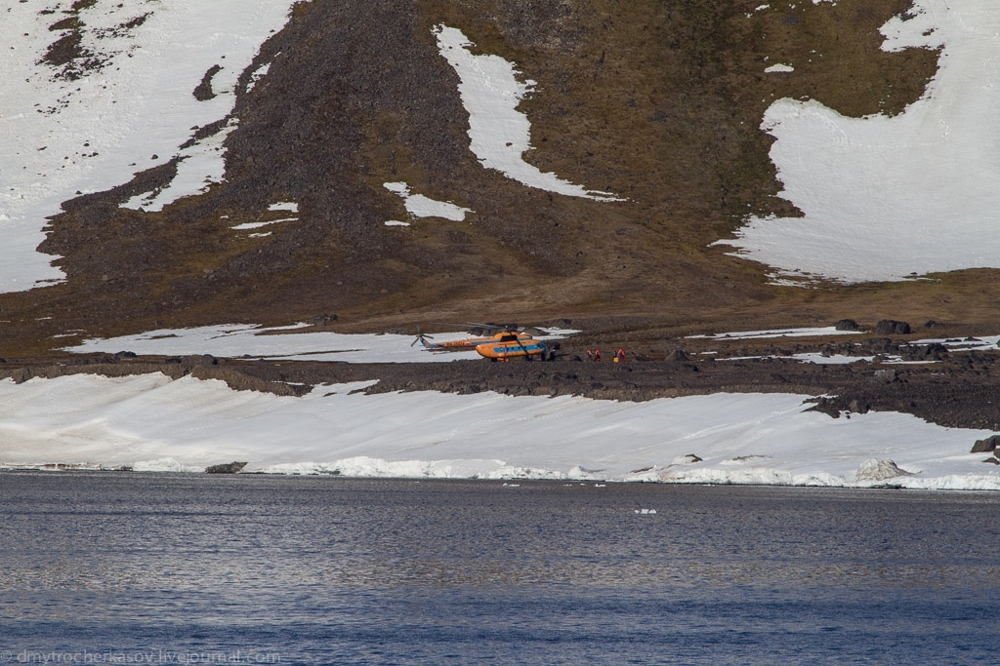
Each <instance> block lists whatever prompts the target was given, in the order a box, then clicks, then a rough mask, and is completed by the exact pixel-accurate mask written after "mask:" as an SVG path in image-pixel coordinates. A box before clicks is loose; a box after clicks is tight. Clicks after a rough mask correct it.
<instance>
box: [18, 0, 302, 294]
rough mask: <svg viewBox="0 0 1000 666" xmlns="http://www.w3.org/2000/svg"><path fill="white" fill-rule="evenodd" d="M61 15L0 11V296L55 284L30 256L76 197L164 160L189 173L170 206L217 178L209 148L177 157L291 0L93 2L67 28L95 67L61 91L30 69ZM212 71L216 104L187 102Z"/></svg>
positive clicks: (45, 263) (42, 261) (219, 107)
mask: <svg viewBox="0 0 1000 666" xmlns="http://www.w3.org/2000/svg"><path fill="white" fill-rule="evenodd" d="M72 4H73V3H72V2H70V1H69V0H60V1H57V2H51V3H48V4H44V5H43V4H41V3H37V2H18V1H17V0H0V25H2V26H3V30H0V90H2V93H3V94H0V128H2V129H0V237H2V239H3V242H2V243H0V291H22V290H26V289H31V288H32V287H34V286H36V285H37V284H38V283H42V282H47V281H53V280H59V279H61V278H62V273H61V272H60V271H59V270H58V269H56V268H54V267H52V266H51V265H50V262H51V260H52V257H50V256H48V255H42V254H40V253H37V252H36V251H35V248H36V247H37V246H38V244H39V243H41V241H42V240H43V239H44V235H43V233H42V227H43V226H44V225H45V224H46V218H47V217H49V216H52V215H55V214H57V213H58V212H59V211H60V203H61V202H63V201H66V200H67V199H70V198H72V197H74V196H75V195H76V193H78V192H80V193H84V194H86V193H89V192H98V191H102V190H106V189H109V188H111V187H114V186H117V185H120V184H122V183H125V182H128V181H129V180H131V179H132V176H133V174H134V173H137V172H139V171H143V170H145V169H148V168H150V167H153V166H156V165H158V164H163V163H165V162H167V161H168V160H170V159H171V158H173V157H174V156H183V157H185V158H190V160H191V161H192V165H194V164H197V165H198V168H196V169H194V172H192V171H191V169H190V168H189V167H188V166H187V165H185V163H184V162H182V163H181V169H180V171H181V173H180V174H179V178H180V180H179V182H180V183H183V184H184V187H182V188H179V189H174V190H173V191H172V193H171V195H172V197H174V198H176V197H178V196H183V195H185V194H193V193H196V192H198V191H199V190H200V189H201V188H203V187H204V186H205V179H206V178H215V179H218V178H219V177H221V173H222V170H221V168H220V164H221V157H222V156H221V151H220V150H219V138H220V137H215V138H214V139H213V138H212V137H209V138H208V139H207V140H206V141H205V142H203V144H202V145H198V146H195V147H192V148H191V149H188V150H187V151H185V152H184V153H181V151H180V146H181V144H183V143H184V142H185V141H187V140H188V139H189V138H190V137H191V134H192V129H191V128H192V127H196V126H197V127H203V126H205V125H208V124H210V123H213V122H215V121H218V120H221V119H223V118H225V117H226V116H227V115H228V114H229V113H230V112H231V110H232V108H233V105H234V103H235V99H236V96H235V92H236V90H235V89H236V83H237V79H238V77H239V75H240V74H242V72H243V70H244V69H246V68H247V67H248V66H249V65H250V63H251V61H252V60H253V58H254V56H256V54H257V52H258V50H259V48H260V45H261V44H262V43H263V42H264V40H265V39H266V38H267V37H268V36H269V35H270V34H271V33H272V32H274V31H276V30H280V29H281V27H282V26H283V25H284V24H285V22H286V21H287V18H288V12H289V10H290V8H291V6H292V5H293V4H294V0H213V1H212V2H199V1H198V0H172V1H171V2H167V3H161V2H147V1H144V0H116V1H115V2H108V1H105V0H101V1H99V2H97V3H95V4H94V5H93V6H91V7H87V8H84V9H81V10H79V18H80V21H81V22H82V23H83V24H84V27H83V28H82V43H81V47H82V48H83V49H84V50H86V51H88V52H90V53H92V54H94V56H95V57H96V58H97V59H98V60H100V61H101V62H102V66H100V67H99V68H95V69H89V70H84V71H82V72H81V73H82V76H80V77H79V78H75V79H74V80H66V79H64V78H61V77H59V76H57V70H55V69H53V68H51V67H49V66H47V65H44V64H39V62H40V61H41V59H42V58H43V57H44V55H45V52H46V50H47V48H48V47H49V45H50V44H52V43H53V42H55V41H56V40H57V39H59V38H60V37H62V36H63V34H64V31H50V30H49V27H50V26H51V25H53V24H55V23H56V22H57V21H60V20H61V19H63V18H66V16H67V15H66V14H64V13H63V12H66V11H69V10H70V8H71V6H72ZM43 9H44V10H54V12H53V13H45V14H43V13H41V11H42V10H43ZM142 16H145V17H146V18H145V20H144V21H143V22H142V23H141V24H140V25H137V26H136V27H133V28H128V29H126V28H124V27H123V26H125V25H126V24H128V23H129V22H131V21H133V20H135V19H138V18H140V17H142ZM214 65H219V66H221V67H222V69H221V70H220V71H219V72H218V73H217V74H216V75H215V76H214V78H213V79H212V91H213V92H214V93H215V95H216V96H215V97H214V98H213V99H210V100H206V101H198V100H197V99H195V97H194V95H193V91H194V89H195V88H196V87H197V86H198V84H199V83H200V82H201V80H202V78H203V77H204V76H205V73H206V72H207V71H208V70H209V68H211V67H212V66H214ZM170 200H172V199H170V198H165V197H160V198H159V199H158V200H156V201H155V202H151V204H152V205H153V206H154V207H158V208H159V207H162V206H163V205H165V204H166V203H169V201H170Z"/></svg>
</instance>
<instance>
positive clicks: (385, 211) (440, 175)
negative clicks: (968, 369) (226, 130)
mask: <svg viewBox="0 0 1000 666" xmlns="http://www.w3.org/2000/svg"><path fill="white" fill-rule="evenodd" d="M758 4H759V0H632V1H629V2H619V1H617V0H531V1H525V0H449V1H445V0H412V1H411V0H406V1H402V0H312V1H308V2H301V3H299V4H297V5H296V6H295V9H294V11H293V13H292V16H291V20H290V21H289V23H288V24H287V26H286V27H285V28H284V29H283V30H281V31H280V32H277V33H275V34H274V35H273V36H272V37H271V38H270V39H269V40H268V41H267V42H266V43H265V44H264V45H263V47H262V49H261V52H260V54H259V56H258V58H257V60H256V62H255V63H254V65H253V66H251V68H250V69H249V70H248V71H247V73H245V74H244V81H245V82H246V81H247V80H248V78H247V77H249V72H250V71H254V70H255V69H256V68H257V67H258V66H259V65H260V64H262V63H265V62H271V66H270V69H269V71H268V72H267V74H266V76H265V77H264V78H263V79H262V80H260V81H259V82H258V83H257V84H256V85H255V86H253V87H252V89H251V90H250V91H249V92H245V93H242V94H240V95H239V97H238V101H237V106H236V108H235V111H234V115H235V116H236V117H237V118H238V120H239V126H238V128H237V129H236V130H235V131H233V132H232V133H231V134H230V135H229V137H228V139H227V140H226V147H227V150H228V153H227V163H226V178H225V182H224V183H222V184H220V185H217V186H214V187H212V189H211V190H210V191H209V192H207V193H206V194H203V195H199V196H194V197H188V198H185V199H181V200H179V201H178V202H176V203H175V204H173V205H170V206H168V207H167V208H165V209H164V210H163V211H162V212H142V211H135V210H129V209H124V208H120V207H119V204H120V203H121V202H123V201H125V200H127V199H128V198H130V197H131V196H133V195H134V194H136V193H139V192H145V191H149V190H150V189H151V187H152V186H155V185H156V184H157V183H163V182H166V180H167V179H169V177H170V175H171V170H172V169H173V168H175V165H172V164H168V165H166V166H162V167H159V168H158V169H154V170H149V171H143V172H139V173H136V175H135V178H134V179H133V180H132V181H131V182H127V183H122V184H121V185H120V186H119V187H117V188H115V189H112V190H109V191H106V192H101V193H97V194H91V195H86V196H80V197H79V198H76V199H73V200H71V201H67V202H65V204H64V211H65V212H63V213H62V214H61V215H59V216H57V217H55V218H53V219H52V220H51V223H50V225H49V228H48V230H47V239H46V240H45V242H44V243H43V245H42V250H43V251H45V252H48V253H51V254H53V255H54V256H57V257H58V259H57V265H58V266H59V267H60V268H61V269H62V270H63V271H64V272H65V273H66V275H67V280H66V281H65V282H64V283H62V284H58V285H54V286H49V287H45V288H39V289H34V290H32V291H29V292H25V293H18V294H5V295H0V308H2V311H3V314H4V319H5V320H6V323H5V324H4V329H3V333H2V335H3V347H4V348H3V354H4V355H5V356H7V357H29V356H33V357H44V356H52V355H54V354H58V352H56V351H54V350H53V347H54V346H55V345H56V344H57V343H58V344H59V345H65V344H67V343H70V342H72V341H73V340H74V339H79V338H81V337H85V336H88V337H89V336H111V335H119V334H124V333H129V332H138V331H142V330H150V329H154V328H159V327H179V326H192V325H200V324H213V323H228V322H253V323H261V324H288V323H293V322H297V321H310V320H315V321H320V322H322V325H324V326H328V327H332V328H334V329H336V330H340V331H344V332H351V331H362V330H390V329H397V330H401V329H410V328H412V327H413V325H414V324H416V323H421V324H423V326H424V327H425V330H432V329H433V328H434V327H435V326H436V325H438V324H436V323H437V322H445V323H451V322H462V321H469V320H471V321H481V320H494V321H496V320H504V321H517V322H523V323H545V322H550V321H554V320H567V319H568V320H572V321H573V322H574V323H575V324H582V325H583V326H584V327H585V328H587V329H588V330H590V331H594V332H598V334H600V335H603V334H604V332H611V333H614V334H615V335H618V334H624V333H626V332H627V333H628V339H630V340H636V341H637V340H640V339H645V340H647V341H649V340H659V339H661V338H662V337H663V336H666V335H671V336H672V335H676V334H680V333H684V332H695V331H699V332H701V331H706V330H716V331H720V330H734V329H741V328H762V327H766V326H771V325H796V324H800V325H814V324H816V323H824V324H828V323H832V322H833V321H836V320H838V319H841V318H844V317H852V318H855V319H857V320H858V321H864V322H872V323H874V322H875V321H877V320H879V319H884V318H893V319H901V320H907V321H911V322H917V323H919V322H923V321H925V320H928V319H935V320H937V321H944V322H952V323H956V324H968V325H970V326H981V325H987V324H991V323H993V322H995V321H997V318H998V317H997V315H998V313H997V305H996V302H997V298H996V296H997V293H998V286H997V282H996V272H995V271H985V270H980V271H965V272H960V273H953V274H947V275H941V276H937V277H938V279H936V280H931V281H921V282H913V283H894V284H874V285H861V286H842V285H836V284H819V285H814V286H813V288H809V289H801V288H790V287H777V286H771V285H769V284H768V283H767V278H766V274H767V272H768V270H767V268H766V267H764V266H762V265H759V264H755V263H753V262H749V261H745V260H742V259H737V258H734V257H731V256H728V255H727V254H726V253H725V249H724V248H720V247H718V246H715V247H713V246H711V244H712V243H713V242H714V241H716V240H719V239H721V238H726V237H728V236H730V235H731V234H732V232H733V230H734V229H735V228H736V227H737V226H738V224H739V222H740V221H741V219H742V218H743V217H744V216H745V215H747V214H749V213H753V214H757V215H766V214H768V213H776V214H781V215H789V214H794V213H795V211H794V209H792V208H791V206H790V204H789V203H788V202H787V201H786V200H784V199H782V198H780V197H779V196H778V192H779V189H780V183H779V182H778V181H777V179H776V174H775V169H774V166H773V164H772V163H771V162H770V160H769V159H768V150H769V147H770V144H771V138H770V137H769V136H768V135H766V134H765V133H764V132H763V131H761V129H760V123H761V118H762V116H763V113H764V111H765V109H766V108H767V107H768V105H769V104H770V103H771V102H772V101H773V100H775V99H777V98H780V97H784V96H788V97H793V98H812V99H817V100H819V101H821V102H823V103H824V104H827V105H829V106H831V107H833V108H835V109H837V110H838V111H840V112H841V113H844V114H848V115H852V116H862V115H865V114H871V113H876V112H882V113H888V114H893V113H898V112H900V111H902V110H903V109H904V108H905V106H906V105H907V104H909V103H911V102H913V101H914V100H916V99H917V98H919V96H920V95H921V94H922V93H923V91H924V89H925V85H926V83H927V81H928V79H929V78H930V77H931V76H932V75H933V74H934V72H935V71H936V66H937V60H936V59H937V53H935V52H932V51H927V50H916V49H911V50H907V51H903V52H900V53H892V54H890V53H884V52H882V51H880V50H879V44H880V43H881V41H882V37H881V35H879V33H878V27H879V26H880V25H882V24H883V23H884V22H885V21H886V20H887V19H888V18H890V17H891V16H893V15H895V14H898V13H900V12H902V11H905V10H906V9H907V7H908V4H909V3H908V2H907V0H881V1H879V2H871V1H870V0H840V1H839V2H837V3H835V4H831V3H821V4H818V5H817V4H815V3H812V2H801V1H798V2H789V1H787V0H783V1H778V2H771V3H770V5H771V10H770V11H767V12H755V11H754V9H755V7H756V6H757V5H758ZM438 25H447V26H451V27H455V28H459V29H461V30H462V31H463V33H464V34H465V35H466V36H467V37H468V38H469V40H470V41H472V42H473V43H474V44H475V45H476V49H477V50H478V52H479V53H489V54H496V55H499V56H501V57H503V58H505V59H507V60H508V61H510V62H513V63H515V64H516V66H517V68H518V69H519V71H520V72H521V73H522V76H523V78H524V79H531V80H534V81H535V82H536V85H535V87H534V92H533V93H532V94H531V95H530V96H529V97H528V98H527V99H526V100H525V101H524V102H522V104H521V106H520V109H521V110H522V111H524V112H525V113H526V115H527V117H528V118H529V119H530V120H531V123H532V129H531V142H532V145H533V148H534V149H533V150H531V151H529V152H528V153H526V159H527V160H528V161H530V162H531V163H532V164H534V165H535V166H537V167H538V168H539V169H541V170H542V171H553V172H555V173H556V174H558V175H559V176H560V177H562V178H565V179H566V180H569V181H571V182H574V183H582V184H584V185H585V186H586V187H588V188H592V189H595V190H603V191H607V192H611V193H613V194H614V195H615V196H616V197H618V198H620V199H621V201H617V202H607V201H594V200H588V199H583V198H578V197H569V196H562V195H558V194H552V193H549V192H545V191H542V190H539V189H532V188H529V187H526V186H524V185H521V184H520V183H518V182H515V181H514V180H511V179H509V178H506V177H504V176H503V174H501V173H500V172H498V171H494V170H490V169H485V168H483V166H482V165H481V164H480V163H479V161H478V159H477V157H476V156H475V155H474V154H473V153H472V151H471V150H470V147H469V136H468V129H469V116H468V113H467V112H466V111H465V109H464V107H463V105H462V100H461V98H460V96H459V92H458V82H459V81H458V76H457V75H456V73H455V70H454V69H452V68H451V67H450V66H449V65H448V63H447V62H446V61H445V59H444V58H443V57H442V56H441V55H440V53H439V51H438V48H437V44H436V37H435V35H434V29H435V26H438ZM70 46H72V45H70ZM67 48H68V47H67ZM65 50H66V49H63V51H65ZM51 53H53V54H58V55H59V57H60V58H61V59H62V61H63V62H64V64H65V62H66V61H72V59H73V58H74V53H75V52H74V51H73V50H72V49H69V50H68V51H66V52H65V53H63V52H62V51H60V50H54V51H52V52H51ZM53 57H54V56H53ZM765 58H770V61H771V62H775V61H781V62H791V63H794V64H795V71H794V73H791V74H788V75H782V76H779V77H774V76H768V75H766V74H764V72H763V69H764V64H765V62H766V61H765ZM83 65H85V63H83V64H82V65H81V66H83ZM211 74H212V73H211V71H210V72H207V73H206V81H207V82H208V83H204V82H203V85H201V86H199V87H198V88H195V89H194V90H192V91H191V94H192V95H196V96H197V95H206V94H211V88H210V81H211ZM242 88H245V86H241V89H242ZM218 129H219V128H218V127H214V128H213V127H208V128H202V129H201V130H199V134H206V133H211V132H213V131H217V130H218ZM387 181H405V182H407V183H409V185H410V186H411V187H412V188H413V190H414V191H417V192H420V193H422V194H425V195H427V196H430V197H432V198H434V199H438V200H442V201H451V202H454V203H455V204H458V205H461V206H464V207H467V208H470V209H472V210H473V211H474V212H473V213H471V214H469V215H468V216H467V218H466V219H465V220H464V221H461V222H456V221H449V220H445V219H435V218H428V219H420V220H416V219H414V220H411V221H412V222H413V223H412V225H411V226H409V227H389V226H385V225H384V222H385V221H386V220H400V219H408V218H407V213H406V211H405V210H404V208H403V200H402V199H401V198H400V197H398V196H397V195H395V194H393V193H392V192H390V191H388V190H387V189H386V188H385V187H384V186H383V183H385V182H387ZM275 201H295V202H298V204H299V214H298V217H299V220H298V222H297V223H296V224H294V225H284V226H282V227H281V228H280V229H278V230H276V231H275V232H274V233H273V234H272V235H270V236H268V237H266V238H253V237H249V235H248V234H234V233H233V232H232V229H231V227H232V226H233V225H234V224H236V223H242V222H254V221H259V220H262V219H263V220H266V219H270V218H269V217H268V216H271V217H274V216H275V215H279V214H280V213H275V212H273V211H269V210H268V205H269V204H270V203H272V202H275ZM322 315H337V318H336V320H335V321H333V322H332V323H330V320H331V319H332V317H326V318H322V317H321V316H322ZM317 317H320V319H317ZM67 333H69V334H71V335H69V336H68V337H59V338H53V337H52V336H54V335H64V334H67ZM74 336H75V337H74Z"/></svg>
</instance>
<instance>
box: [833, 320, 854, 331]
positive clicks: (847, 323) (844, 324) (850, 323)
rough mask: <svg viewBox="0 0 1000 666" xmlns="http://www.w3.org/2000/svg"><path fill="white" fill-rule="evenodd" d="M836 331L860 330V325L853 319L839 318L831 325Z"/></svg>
mask: <svg viewBox="0 0 1000 666" xmlns="http://www.w3.org/2000/svg"><path fill="white" fill-rule="evenodd" d="M833 327H834V328H835V329H837V330H838V331H860V330H861V325H860V324H858V322H856V321H854V320H853V319H841V320H840V321H838V322H837V323H836V324H834V325H833Z"/></svg>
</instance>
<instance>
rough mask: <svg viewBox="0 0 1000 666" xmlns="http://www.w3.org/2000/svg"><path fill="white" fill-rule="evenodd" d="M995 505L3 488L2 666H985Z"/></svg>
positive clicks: (744, 491)
mask: <svg viewBox="0 0 1000 666" xmlns="http://www.w3.org/2000/svg"><path fill="white" fill-rule="evenodd" d="M998 509H1000V494H989V493H925V492H912V491H901V490H842V489H841V490H825V489H791V488H756V487H735V486H720V487H691V486H669V485H638V484H631V485H615V484H607V485H606V486H604V487H600V486H597V485H595V484H594V483H592V482H591V483H586V484H579V483H572V484H564V483H558V482H522V483H520V484H519V485H507V486H504V485H503V484H502V483H501V482H487V481H477V482H464V481H422V482H416V481H399V480H357V479H341V478H335V477H328V478H316V477H273V476H254V475H239V476H213V475H204V474H202V475H181V474H139V473H122V472H119V473H59V472H51V473H6V474H0V540H2V541H0V543H2V555H0V662H6V663H50V664H51V663H90V664H107V663H133V664H134V663H151V664H166V663H201V664H205V663H226V664H258V663H271V664H274V663H280V664H545V665H548V664H713V665H723V664H741V665H745V664H809V665H817V664H837V665H842V664H935V665H941V664H997V663H1000V628H998V626H997V621H996V618H997V613H998V610H1000V511H998ZM643 510H646V512H643ZM653 510H655V513H652V511H653ZM637 511H638V513H637Z"/></svg>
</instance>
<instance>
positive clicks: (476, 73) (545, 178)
mask: <svg viewBox="0 0 1000 666" xmlns="http://www.w3.org/2000/svg"><path fill="white" fill-rule="evenodd" d="M434 34H435V35H437V42H438V50H439V51H440V53H441V55H442V57H444V59H445V60H447V61H448V64H449V65H451V66H452V67H453V68H454V69H455V72H456V73H457V74H458V76H459V79H460V80H461V81H460V83H459V84H458V90H459V93H460V94H461V96H462V105H463V106H465V110H466V111H468V112H469V139H470V140H471V141H470V144H469V148H470V149H471V150H472V152H473V153H475V155H476V157H478V158H479V161H480V162H481V163H482V165H483V166H484V167H486V168H488V169H496V170H497V171H500V172H501V173H503V174H504V175H505V176H507V177H508V178H511V179H512V180H516V181H517V182H519V183H522V184H524V185H527V186H528V187H535V188H538V189H541V190H547V191H549V192H555V193H557V194H564V195H566V196H571V197H583V198H585V199H594V200H597V201H621V199H617V198H615V197H614V196H613V195H611V194H609V193H608V192H599V191H596V190H587V189H585V188H584V187H582V186H581V185H574V184H573V183H570V182H568V181H565V180H562V179H560V178H559V177H558V176H557V175H556V174H554V173H552V172H547V173H543V172H542V171H540V170H539V169H538V168H537V167H534V166H532V165H531V164H528V163H527V162H525V161H524V158H523V157H522V156H523V154H524V153H525V152H526V151H528V150H531V149H532V148H531V142H530V138H531V125H530V123H529V122H528V117H527V116H525V115H524V114H523V113H521V112H520V111H518V110H517V106H518V104H519V103H520V102H521V100H522V99H524V97H525V96H526V95H528V94H530V93H531V91H532V88H533V87H534V85H535V82H534V81H532V80H530V79H528V80H525V81H524V82H523V83H522V82H521V81H519V80H518V76H519V74H520V72H518V71H517V70H516V69H514V65H513V63H510V62H508V61H506V60H504V59H503V58H501V57H500V56H496V55H473V54H472V52H471V51H470V50H469V48H470V47H474V46H475V44H473V43H472V42H470V41H469V40H468V39H467V38H466V36H465V35H464V34H463V33H462V31H461V30H459V29H457V28H449V27H448V26H445V25H438V26H437V27H435V28H434Z"/></svg>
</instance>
